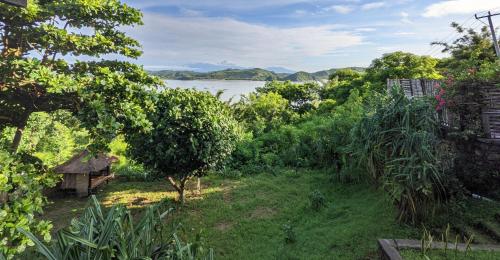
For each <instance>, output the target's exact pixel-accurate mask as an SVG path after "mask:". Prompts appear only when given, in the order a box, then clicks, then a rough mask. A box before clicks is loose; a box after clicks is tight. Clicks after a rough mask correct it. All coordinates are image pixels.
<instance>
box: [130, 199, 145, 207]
mask: <svg viewBox="0 0 500 260" xmlns="http://www.w3.org/2000/svg"><path fill="white" fill-rule="evenodd" d="M147 200H148V199H146V198H142V197H139V198H135V199H134V200H133V201H132V202H131V204H132V205H134V206H142V205H144V204H146V203H145V202H146V201H147Z"/></svg>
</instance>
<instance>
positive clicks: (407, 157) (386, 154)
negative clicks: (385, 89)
mask: <svg viewBox="0 0 500 260" xmlns="http://www.w3.org/2000/svg"><path fill="white" fill-rule="evenodd" d="M352 140H353V141H352V144H351V149H352V151H353V152H354V155H355V156H356V157H357V159H358V161H359V162H360V163H361V164H362V166H364V167H365V168H366V169H367V171H368V173H369V174H370V176H371V178H372V179H373V180H375V181H376V182H377V183H380V184H382V185H383V186H384V188H385V189H386V190H387V191H388V192H389V193H390V195H391V198H392V199H393V201H394V203H395V204H396V205H397V206H398V209H399V219H400V220H404V221H409V222H416V221H420V220H422V219H423V218H425V216H426V215H427V214H428V213H429V212H431V210H432V207H433V205H434V204H435V202H437V201H439V198H440V195H441V190H442V189H441V188H442V185H441V178H442V172H443V169H442V166H441V165H442V164H441V159H440V158H441V154H440V153H439V146H440V139H439V127H438V123H437V119H436V113H435V109H434V107H433V105H432V103H431V102H428V101H427V100H425V99H418V98H415V99H408V98H407V97H406V96H405V95H404V93H403V92H402V91H401V89H400V88H394V90H393V91H392V92H391V93H390V94H389V95H388V96H387V97H386V100H383V101H381V102H379V105H378V106H377V107H376V109H375V112H374V113H373V114H371V115H368V116H366V117H365V118H364V119H363V120H361V122H360V123H359V124H358V126H357V127H356V128H355V129H354V130H353V132H352Z"/></svg>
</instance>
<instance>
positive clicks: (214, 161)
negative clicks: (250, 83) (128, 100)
mask: <svg viewBox="0 0 500 260" xmlns="http://www.w3.org/2000/svg"><path fill="white" fill-rule="evenodd" d="M155 107H156V108H155V109H156V110H155V112H154V113H151V114H150V115H149V120H150V121H151V122H154V123H153V127H152V130H151V131H148V132H136V131H132V132H131V133H128V134H127V135H126V141H127V143H128V144H129V149H128V150H129V153H130V155H132V157H133V159H134V160H136V161H137V162H139V163H141V164H143V165H144V167H146V168H147V169H149V170H151V171H152V172H154V173H155V174H158V176H161V177H166V178H167V179H168V180H169V181H170V183H171V184H172V186H173V187H174V188H175V189H176V190H177V192H178V193H179V200H180V202H181V203H183V202H184V187H185V183H186V181H187V180H189V179H190V178H192V177H195V176H196V177H201V176H203V175H205V174H206V173H207V172H208V171H210V170H216V169H218V168H220V167H221V166H222V165H223V163H224V162H225V160H226V158H227V157H228V156H229V155H230V154H231V152H232V151H233V150H234V146H235V144H236V142H237V141H238V139H239V127H238V124H237V121H236V120H235V119H234V118H233V116H232V115H231V111H230V110H229V107H228V106H227V105H226V104H225V103H223V102H221V101H219V100H218V99H217V98H216V97H214V96H212V95H211V94H210V93H209V92H201V91H196V90H192V89H167V90H164V91H163V92H162V93H160V94H158V96H157V101H156V104H155Z"/></svg>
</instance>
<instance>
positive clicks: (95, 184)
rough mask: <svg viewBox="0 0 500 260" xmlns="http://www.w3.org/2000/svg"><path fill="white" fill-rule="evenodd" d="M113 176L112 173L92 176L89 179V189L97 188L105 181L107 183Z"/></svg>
mask: <svg viewBox="0 0 500 260" xmlns="http://www.w3.org/2000/svg"><path fill="white" fill-rule="evenodd" d="M114 177H115V175H114V174H110V175H103V176H96V177H92V178H91V179H90V187H89V189H90V190H93V189H95V188H97V187H98V186H99V185H101V184H103V183H105V182H106V183H107V182H108V181H109V180H111V179H113V178H114Z"/></svg>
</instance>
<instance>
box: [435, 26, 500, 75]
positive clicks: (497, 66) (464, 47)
mask: <svg viewBox="0 0 500 260" xmlns="http://www.w3.org/2000/svg"><path fill="white" fill-rule="evenodd" d="M451 26H452V27H453V28H454V29H455V30H456V31H457V33H459V34H460V37H459V38H457V39H456V40H454V41H453V42H451V43H446V42H433V43H432V44H433V45H440V46H442V47H443V49H442V51H443V52H447V53H449V54H450V55H451V57H449V58H445V59H442V60H441V61H440V62H439V64H438V67H439V68H440V69H441V70H442V71H443V72H444V73H446V74H448V75H449V76H453V77H455V78H456V79H457V80H466V79H470V78H476V79H483V80H494V81H498V80H500V61H499V59H498V57H497V56H496V54H495V48H494V47H493V43H492V40H491V33H490V30H489V28H488V27H486V26H484V27H482V28H481V29H480V30H479V31H475V30H474V29H472V28H464V27H462V26H460V25H459V24H457V23H452V24H451Z"/></svg>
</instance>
